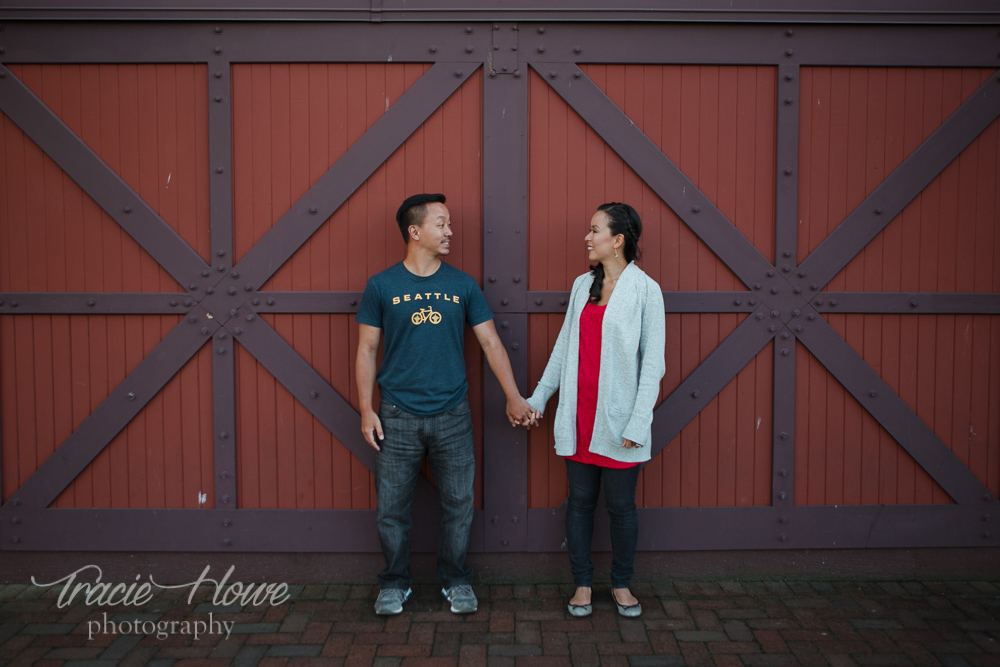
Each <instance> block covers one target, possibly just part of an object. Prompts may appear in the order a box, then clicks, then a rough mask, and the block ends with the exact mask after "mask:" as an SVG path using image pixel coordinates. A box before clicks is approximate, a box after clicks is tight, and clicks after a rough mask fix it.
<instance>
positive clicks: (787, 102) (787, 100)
mask: <svg viewBox="0 0 1000 667" xmlns="http://www.w3.org/2000/svg"><path fill="white" fill-rule="evenodd" d="M785 106H786V107H790V106H792V98H791V97H786V98H785Z"/></svg>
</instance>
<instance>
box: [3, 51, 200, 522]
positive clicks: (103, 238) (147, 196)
mask: <svg viewBox="0 0 1000 667" xmlns="http://www.w3.org/2000/svg"><path fill="white" fill-rule="evenodd" d="M10 69H11V71H12V72H13V73H14V75H15V76H17V77H18V78H20V79H21V80H22V81H23V82H24V83H25V84H26V85H27V86H28V87H29V88H30V89H31V90H32V92H34V93H35V94H36V95H37V96H38V97H39V98H40V99H41V100H42V101H43V102H44V103H45V104H46V105H47V106H48V107H49V108H50V109H52V111H53V112H54V113H55V114H56V115H58V116H59V118H60V119H62V121H63V122H64V123H65V124H66V125H67V126H68V127H69V128H70V129H71V130H72V131H73V132H74V133H76V134H77V136H79V137H80V138H81V139H82V140H83V141H84V142H85V143H86V144H87V146H89V147H90V148H91V150H93V151H94V152H95V153H96V154H97V155H98V156H99V157H100V158H101V159H102V160H104V161H105V162H106V163H107V164H108V165H109V167H111V169H112V170H113V171H114V172H115V173H117V174H118V175H119V176H120V177H121V178H122V179H123V180H124V181H125V182H126V183H127V184H128V185H129V186H130V187H131V188H132V189H133V190H135V191H136V192H137V193H138V194H139V195H140V196H141V197H142V198H143V199H144V200H145V201H146V202H147V203H148V204H149V205H150V206H151V207H152V208H153V209H154V210H155V211H156V212H157V213H158V214H159V215H160V216H161V217H162V218H163V219H164V220H165V221H166V222H167V223H168V224H169V225H170V226H171V227H172V228H173V229H174V230H175V231H176V232H177V233H178V234H179V235H180V236H181V237H183V238H184V240H185V241H186V242H187V243H188V244H189V245H191V247H192V248H194V249H195V250H196V251H197V252H198V253H199V254H200V255H201V256H202V257H205V258H207V257H208V256H209V238H208V236H209V235H208V185H207V180H208V148H207V144H208V124H207V116H206V114H205V113H204V109H205V107H206V81H207V73H206V68H205V67H204V66H198V65H44V66H11V67H10ZM2 123H3V132H2V134H0V142H2V145H0V154H3V155H4V156H5V159H4V160H3V161H2V162H0V169H2V170H3V171H2V173H0V188H3V189H2V191H0V201H2V202H3V209H2V216H0V291H31V292H78V291H86V292H181V291H182V290H181V287H180V285H178V284H177V283H176V282H175V281H174V280H173V279H172V278H171V277H170V276H169V275H168V274H167V272H166V271H164V270H163V269H162V268H161V267H160V266H159V265H158V264H157V263H156V262H155V261H154V260H153V259H152V258H151V257H150V256H149V255H148V254H147V253H146V252H145V251H143V250H142V249H141V248H139V246H138V244H136V243H135V242H134V241H133V240H132V239H131V237H129V236H128V234H126V233H125V232H124V231H122V229H121V228H120V227H119V226H118V225H117V224H115V223H114V221H112V220H111V219H110V218H109V217H108V216H107V214H106V213H104V212H103V211H102V210H101V209H100V208H99V207H98V206H97V205H96V204H95V203H94V202H93V200H91V199H90V197H89V196H87V195H86V194H84V193H83V192H82V190H81V189H80V188H79V186H77V185H76V183H75V182H74V181H73V180H72V179H70V178H69V177H68V176H66V175H65V174H64V173H63V172H62V170H61V169H60V168H59V167H58V166H56V165H55V163H54V162H52V160H51V159H50V158H49V157H48V156H46V155H44V154H43V153H42V151H41V150H40V149H39V148H38V147H37V146H36V145H35V144H34V142H32V141H31V140H30V139H27V138H26V137H25V136H24V134H23V133H22V132H21V130H20V129H18V128H17V126H16V125H14V124H13V123H12V122H11V121H10V120H9V119H8V118H6V117H3V119H2ZM178 319H179V318H178V317H177V316H158V315H146V316H138V315H134V316H133V315H128V316H122V315H114V316H101V315H93V316H80V315H72V316H70V315H31V316H24V315H20V316H17V317H5V318H0V354H2V355H3V356H2V358H0V382H2V385H0V386H2V390H0V399H2V401H3V403H2V405H0V410H2V413H3V423H2V424H0V429H2V431H0V437H2V442H3V443H4V447H3V452H2V454H3V461H2V463H3V489H4V496H5V499H6V498H9V497H10V495H11V494H13V493H14V492H15V491H16V489H17V487H19V486H20V485H21V484H22V483H24V481H25V480H27V479H28V477H30V476H31V474H32V473H33V472H34V471H35V470H36V469H37V468H38V466H39V465H40V464H41V463H42V462H43V461H44V460H46V459H47V458H48V457H49V455H50V454H51V453H52V452H53V451H54V450H55V448H56V447H57V446H58V445H59V444H60V443H62V442H63V440H65V439H66V438H67V437H68V436H69V435H70V433H72V432H73V430H75V429H76V427H77V426H79V425H80V424H81V423H82V422H83V421H84V419H86V418H87V416H89V415H90V413H91V412H92V411H93V410H94V408H96V407H97V406H98V405H99V404H100V402H101V401H102V400H104V398H106V397H107V396H108V394H109V393H110V392H111V390H112V389H114V387H116V386H117V385H118V384H119V383H120V382H121V381H122V379H124V377H125V376H126V375H127V374H128V373H129V372H130V371H132V370H133V369H134V368H135V366H136V365H137V364H138V363H139V362H140V361H141V360H142V359H143V358H144V357H145V356H146V355H147V354H148V353H149V351H150V350H151V349H152V348H153V347H154V346H155V345H156V344H157V343H159V342H160V341H161V340H162V338H163V336H164V335H165V334H166V333H167V332H169V331H170V329H171V328H172V327H173V326H174V325H175V324H176V323H177V321H178ZM211 396H212V380H211V355H210V353H209V352H208V350H202V351H201V352H200V353H199V354H198V355H196V356H195V357H194V358H193V359H192V360H191V361H190V362H189V363H188V364H187V365H186V366H185V367H184V369H183V370H182V371H181V372H180V374H178V375H177V376H175V377H174V378H173V379H172V380H171V381H170V383H168V384H167V385H166V387H164V389H163V391H162V392H160V393H159V394H158V395H157V396H156V397H155V398H154V399H153V400H152V401H151V402H150V403H149V404H148V405H147V406H146V407H145V409H144V410H142V412H141V413H140V414H139V415H138V416H137V417H136V418H135V419H134V420H133V421H132V422H131V423H129V425H128V426H127V427H126V428H125V429H124V430H123V431H122V432H121V433H120V434H119V435H118V436H117V437H116V438H115V439H114V440H113V441H112V442H111V444H110V445H109V446H108V448H107V449H105V450H104V451H103V452H101V454H100V455H99V456H98V457H97V458H96V459H95V460H94V462H93V463H91V465H89V466H88V467H87V469H86V470H84V471H83V473H81V475H80V476H79V477H78V478H77V479H76V480H75V481H74V482H73V483H72V484H71V485H70V486H69V487H67V489H66V490H65V491H64V492H63V493H62V494H61V495H60V497H59V498H58V499H57V501H56V502H55V503H54V504H53V505H54V506H56V507H139V508H145V507H197V506H198V497H199V495H198V494H199V493H205V494H208V497H211V496H212V491H213V463H212V461H213V451H212V444H211V443H212V419H211V418H212V412H211Z"/></svg>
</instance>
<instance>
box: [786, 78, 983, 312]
mask: <svg viewBox="0 0 1000 667" xmlns="http://www.w3.org/2000/svg"><path fill="white" fill-rule="evenodd" d="M997 116H1000V73H997V74H994V75H993V76H991V77H990V78H989V79H988V80H987V81H986V83H984V84H983V85H982V86H981V87H980V88H979V90H977V91H976V92H975V93H973V94H972V96H970V97H969V99H968V100H966V101H965V102H964V103H963V104H962V106H960V107H959V108H958V110H956V111H955V113H953V114H952V115H951V116H950V117H949V118H948V119H947V120H946V121H945V122H944V123H942V124H941V126H940V127H939V128H938V129H937V130H935V131H934V134H932V135H931V136H929V137H927V139H926V140H925V141H924V142H923V143H922V144H920V146H918V147H917V149H916V150H915V151H913V153H911V154H910V156H909V157H908V158H906V160H904V161H903V164H901V165H899V167H897V168H896V169H895V171H893V172H892V173H891V174H889V176H887V177H886V179H885V180H884V181H882V183H881V184H880V185H879V186H878V187H877V188H875V190H874V192H872V193H871V194H870V195H869V196H868V197H866V198H865V200H864V201H863V202H861V204H860V205H859V206H858V207H857V208H856V209H854V211H853V212H852V213H851V214H850V215H848V216H847V217H846V218H845V219H844V221H843V222H841V223H840V225H838V226H837V228H836V229H834V230H833V232H831V233H830V235H829V236H827V237H826V238H825V239H823V242H822V243H820V244H819V246H818V247H817V248H816V249H815V250H814V251H813V252H812V253H811V254H810V255H809V257H807V258H806V259H805V261H803V262H802V265H801V266H800V267H799V268H800V272H799V273H801V274H802V276H801V277H796V278H795V280H796V281H797V282H798V283H799V285H798V286H799V288H801V289H802V290H803V291H804V292H805V293H807V294H808V291H806V290H812V291H815V290H816V289H819V288H821V287H822V286H823V285H825V284H826V283H828V282H829V281H830V280H831V279H833V277H834V276H836V275H837V274H838V273H840V270H841V269H843V268H844V267H845V266H847V264H848V263H849V262H850V261H851V260H852V259H853V258H854V256H855V255H857V254H858V253H859V252H860V251H861V250H862V248H864V247H865V246H866V245H868V243H869V242H870V241H871V240H872V239H873V238H875V237H876V236H878V234H879V233H880V232H881V231H882V230H883V229H885V227H886V226H887V225H888V224H889V223H890V222H892V220H893V219H894V218H895V217H896V216H897V215H898V214H899V213H900V211H902V210H903V208H904V207H905V206H906V205H907V204H909V203H910V202H911V201H912V200H913V198H914V197H916V196H917V195H918V194H920V192H921V191H922V190H923V189H924V188H925V187H927V185H928V184H929V183H930V182H931V181H933V180H934V179H935V178H936V177H937V175H938V174H940V173H941V172H942V171H943V170H944V169H945V167H947V166H948V165H949V164H951V162H952V161H953V160H954V159H955V158H957V157H958V156H959V155H960V154H961V153H962V151H963V150H965V148H966V147H967V146H968V145H969V144H970V143H972V141H973V140H974V139H975V138H976V137H978V136H979V135H980V134H981V133H982V132H983V130H985V129H986V128H987V127H988V126H989V125H990V124H991V123H992V122H993V121H994V120H996V119H997Z"/></svg>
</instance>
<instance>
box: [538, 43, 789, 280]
mask: <svg viewBox="0 0 1000 667" xmlns="http://www.w3.org/2000/svg"><path fill="white" fill-rule="evenodd" d="M532 67H533V68H534V69H535V70H536V71H537V72H538V74H539V76H541V77H542V78H543V79H544V80H545V81H546V83H548V84H549V85H550V86H551V87H552V89H553V90H555V91H556V92H557V93H558V94H559V96H560V97H562V98H563V99H564V100H565V101H566V103H567V104H568V105H569V106H570V108H571V109H573V111H575V112H576V113H577V114H579V115H580V117H581V118H582V119H583V120H584V122H585V123H587V125H589V126H590V127H591V128H593V129H594V131H595V132H597V134H598V135H600V136H601V138H602V139H604V141H605V143H607V144H608V146H609V147H610V148H611V149H612V150H613V151H615V153H617V154H618V155H619V157H621V158H622V160H624V161H625V163H626V164H627V165H628V166H629V167H631V168H632V170H633V171H634V172H635V173H636V174H637V175H638V176H639V178H641V179H642V180H643V181H644V182H645V183H646V184H647V185H648V186H649V187H650V188H651V189H652V190H653V192H655V193H656V195H657V196H658V197H659V198H660V199H662V200H663V202H664V203H665V204H666V205H667V206H669V207H670V208H671V209H673V211H674V213H676V214H677V217H679V218H680V219H681V220H682V221H683V222H684V224H686V225H687V226H688V227H689V228H690V229H691V231H693V232H694V233H695V235H697V236H698V238H699V239H701V241H702V242H703V243H705V245H707V246H708V247H709V248H710V249H711V250H712V252H714V253H715V254H716V255H717V256H718V257H719V259H721V260H722V261H723V262H724V263H725V264H726V266H728V267H729V269H730V270H731V271H732V272H733V273H734V274H736V277H738V278H739V279H740V280H742V281H743V283H744V284H746V285H747V286H750V285H753V284H754V283H765V282H766V283H767V284H766V285H764V286H765V287H770V286H771V285H772V282H773V284H774V285H776V286H779V287H780V286H784V287H786V288H787V284H786V283H785V281H784V280H781V279H778V278H776V279H774V280H772V281H769V280H767V279H765V278H764V276H765V275H766V273H767V271H769V270H772V269H773V268H774V267H773V265H772V264H771V262H769V261H768V260H767V259H766V258H765V257H764V256H763V255H762V254H761V253H760V251H759V250H757V248H756V247H754V245H753V244H752V243H750V241H749V240H748V239H747V238H746V237H745V236H743V234H741V233H740V231H739V230H738V229H736V227H735V226H733V224H732V223H731V222H730V221H729V220H728V219H726V216H725V215H723V214H722V211H720V210H719V209H718V208H716V206H715V204H713V203H712V201H711V200H710V199H709V198H708V197H706V196H705V194H704V193H702V192H701V191H700V190H699V189H698V188H697V187H696V186H695V184H694V183H693V182H692V181H691V179H689V178H688V177H687V176H685V175H684V173H683V172H682V171H681V170H680V169H678V168H677V166H676V165H674V163H673V162H671V161H670V160H669V159H668V158H667V156H665V155H664V154H663V153H662V152H661V151H660V149H659V148H657V147H656V145H655V144H654V143H653V142H652V141H650V140H649V138H648V137H647V136H646V135H645V134H643V133H642V131H641V130H639V128H637V127H636V126H635V124H634V123H633V122H632V121H631V120H629V118H628V116H626V115H625V114H624V113H622V111H621V109H619V108H618V107H617V106H615V103H614V102H612V101H611V100H610V99H609V98H608V97H607V95H605V94H604V92H603V91H602V90H601V89H600V88H598V87H597V85H596V84H595V83H594V82H593V81H592V80H591V79H590V78H588V77H587V75H586V74H584V73H583V72H582V71H581V70H580V69H579V68H577V67H576V65H573V64H567V63H532ZM553 75H554V76H553ZM775 281H776V282H775Z"/></svg>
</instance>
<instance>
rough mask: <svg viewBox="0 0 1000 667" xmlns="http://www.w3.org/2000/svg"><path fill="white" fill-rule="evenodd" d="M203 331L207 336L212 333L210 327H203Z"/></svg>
mask: <svg viewBox="0 0 1000 667" xmlns="http://www.w3.org/2000/svg"><path fill="white" fill-rule="evenodd" d="M201 333H202V335H203V336H207V335H208V334H209V333H211V329H209V328H208V327H202V328H201Z"/></svg>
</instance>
